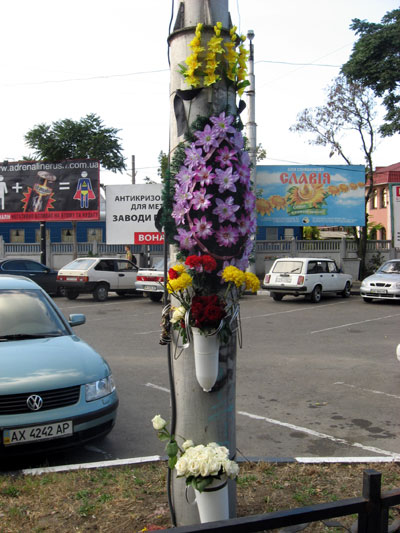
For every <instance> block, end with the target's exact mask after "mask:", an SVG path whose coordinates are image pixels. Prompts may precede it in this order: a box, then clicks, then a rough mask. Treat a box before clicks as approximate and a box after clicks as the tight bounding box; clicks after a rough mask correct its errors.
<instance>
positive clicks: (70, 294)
mask: <svg viewBox="0 0 400 533" xmlns="http://www.w3.org/2000/svg"><path fill="white" fill-rule="evenodd" d="M65 296H66V297H67V298H68V300H75V299H76V298H78V296H79V291H78V290H77V289H65Z"/></svg>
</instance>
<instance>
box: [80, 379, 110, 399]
mask: <svg viewBox="0 0 400 533" xmlns="http://www.w3.org/2000/svg"><path fill="white" fill-rule="evenodd" d="M114 390H115V383H114V379H113V377H112V374H110V375H109V376H108V377H106V378H103V379H99V380H98V381H94V382H93V383H87V384H86V385H85V396H86V401H87V402H92V401H93V400H99V399H100V398H104V396H108V395H109V394H111V393H112V392H113V391H114Z"/></svg>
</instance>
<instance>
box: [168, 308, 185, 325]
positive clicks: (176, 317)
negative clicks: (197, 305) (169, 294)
mask: <svg viewBox="0 0 400 533" xmlns="http://www.w3.org/2000/svg"><path fill="white" fill-rule="evenodd" d="M185 313H186V309H185V308H184V307H183V305H180V306H179V307H174V312H173V313H172V317H171V319H170V322H171V324H175V323H176V322H179V321H180V320H182V319H183V318H184V317H185Z"/></svg>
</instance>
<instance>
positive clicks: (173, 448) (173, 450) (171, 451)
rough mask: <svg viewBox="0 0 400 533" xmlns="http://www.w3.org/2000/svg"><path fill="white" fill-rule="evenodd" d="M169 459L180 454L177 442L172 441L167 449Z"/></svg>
mask: <svg viewBox="0 0 400 533" xmlns="http://www.w3.org/2000/svg"><path fill="white" fill-rule="evenodd" d="M165 449H166V452H167V455H168V457H175V456H176V455H177V454H178V450H179V448H178V445H177V443H176V442H175V441H171V442H170V443H169V444H168V445H167V447H166V448H165Z"/></svg>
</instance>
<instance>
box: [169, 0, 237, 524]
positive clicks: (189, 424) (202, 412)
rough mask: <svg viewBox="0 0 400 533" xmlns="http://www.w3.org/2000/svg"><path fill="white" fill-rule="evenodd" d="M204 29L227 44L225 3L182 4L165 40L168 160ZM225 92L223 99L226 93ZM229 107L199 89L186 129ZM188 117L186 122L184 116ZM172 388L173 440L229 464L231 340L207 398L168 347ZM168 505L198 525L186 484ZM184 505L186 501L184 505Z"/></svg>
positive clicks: (229, 97)
mask: <svg viewBox="0 0 400 533" xmlns="http://www.w3.org/2000/svg"><path fill="white" fill-rule="evenodd" d="M199 22H201V23H203V24H204V27H203V32H202V38H203V36H204V41H206V40H209V39H210V38H211V37H212V36H213V35H214V30H213V26H214V25H215V24H216V23H217V22H221V23H222V27H223V34H224V35H225V36H226V39H229V37H230V36H229V28H230V25H231V22H230V15H229V12H228V0H203V1H199V0H184V1H181V2H180V7H179V10H178V14H177V18H176V21H175V26H174V29H173V32H172V33H171V35H170V36H169V44H170V59H171V79H170V110H171V113H170V149H171V157H173V155H174V149H175V148H176V147H177V145H178V144H179V142H182V141H184V137H183V134H182V132H179V128H178V126H177V120H176V116H175V108H174V103H175V97H176V93H177V90H187V89H189V87H188V86H187V85H186V83H185V80H184V78H183V76H182V75H181V74H180V72H179V66H178V65H179V63H184V61H185V59H186V58H187V57H188V55H189V54H190V49H189V47H188V44H189V43H190V41H191V40H192V39H193V37H194V32H195V28H196V25H197V24H198V23H199ZM227 91H228V93H227ZM227 104H228V105H229V106H230V109H231V113H235V112H236V97H235V91H234V89H233V88H231V89H229V90H228V88H227V86H226V84H225V83H224V82H219V83H217V84H214V85H213V86H211V87H209V88H205V89H203V90H202V91H201V92H200V93H199V94H198V95H197V96H196V97H195V98H194V99H193V100H191V101H190V102H186V101H185V102H184V104H183V105H184V107H185V112H186V117H188V123H189V124H190V123H191V122H193V121H194V120H195V119H196V117H197V115H200V116H210V115H212V114H214V115H219V114H220V113H221V112H222V111H224V110H225V109H226V106H227ZM189 113H190V116H189ZM171 350H172V353H173V374H174V388H175V395H176V427H175V430H174V433H175V435H177V438H178V440H179V436H182V437H184V438H186V439H192V440H193V441H194V443H195V444H207V443H209V442H218V443H219V444H221V445H224V446H226V447H227V448H229V450H230V458H231V459H233V458H234V457H235V453H236V427H235V426H236V420H235V411H236V407H235V399H236V398H235V397H236V391H235V387H236V336H235V335H233V336H232V339H231V341H230V343H229V344H228V345H223V346H221V348H220V352H219V375H218V379H217V382H216V384H215V385H214V387H213V389H212V391H211V392H204V391H203V390H202V389H201V387H200V385H199V384H198V383H197V380H196V377H195V367H194V354H193V349H192V347H191V346H190V347H189V348H187V349H186V350H182V351H181V349H180V348H179V347H177V346H176V345H175V343H174V342H173V343H172V345H171ZM172 487H173V490H172V496H173V497H172V500H173V505H174V509H175V515H176V522H177V525H178V526H181V525H188V524H195V523H199V522H200V519H199V515H198V511H197V506H196V505H192V504H191V503H189V502H190V501H193V499H194V492H193V490H192V489H191V488H190V489H188V491H187V493H186V485H185V479H184V478H180V479H177V478H176V477H175V476H173V484H172ZM188 500H189V501H188ZM229 500H230V516H231V517H234V516H235V515H236V486H235V482H230V496H229Z"/></svg>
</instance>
